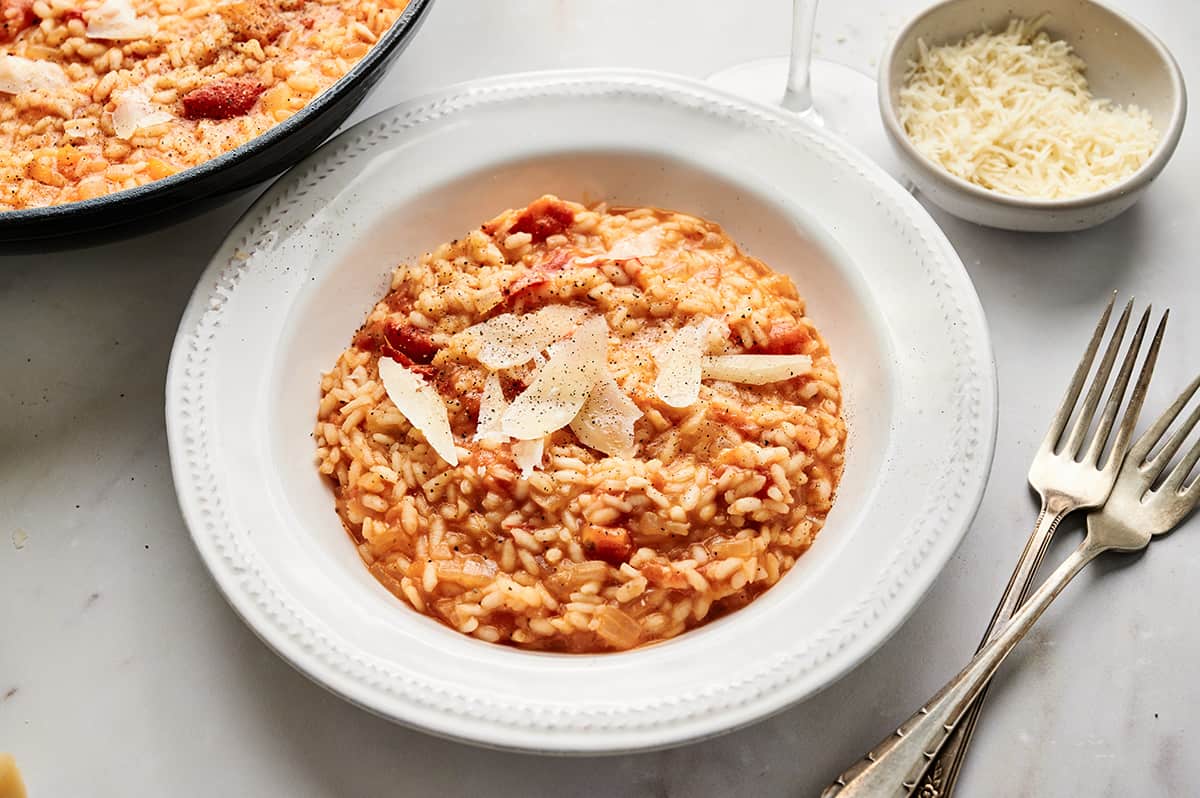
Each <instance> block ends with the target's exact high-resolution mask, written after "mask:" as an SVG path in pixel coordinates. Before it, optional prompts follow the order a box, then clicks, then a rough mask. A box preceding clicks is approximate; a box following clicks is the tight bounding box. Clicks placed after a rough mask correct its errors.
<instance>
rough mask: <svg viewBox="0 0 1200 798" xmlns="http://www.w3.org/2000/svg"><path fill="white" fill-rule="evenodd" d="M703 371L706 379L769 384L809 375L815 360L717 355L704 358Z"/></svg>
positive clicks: (771, 356) (784, 356)
mask: <svg viewBox="0 0 1200 798" xmlns="http://www.w3.org/2000/svg"><path fill="white" fill-rule="evenodd" d="M700 369H701V371H702V372H703V374H704V379H706V380H726V381H727V382H740V383H743V384H745V385H766V384H767V383H769V382H779V381H780V380H790V379H792V378H793V377H801V376H803V375H805V374H808V373H810V372H811V371H812V358H811V357H809V356H808V355H717V356H716V357H706V358H703V360H702V361H701V364H700Z"/></svg>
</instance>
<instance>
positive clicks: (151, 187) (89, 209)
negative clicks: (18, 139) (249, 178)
mask: <svg viewBox="0 0 1200 798" xmlns="http://www.w3.org/2000/svg"><path fill="white" fill-rule="evenodd" d="M432 5H433V0H409V2H408V5H407V6H405V8H404V11H402V12H401V14H400V16H399V17H397V19H396V21H395V22H393V23H392V26H391V27H390V28H388V29H387V31H386V32H385V33H384V34H383V36H382V37H380V39H379V41H378V42H376V43H375V46H373V47H372V48H371V49H370V50H368V51H367V54H366V55H364V56H363V57H362V58H361V59H359V61H358V63H356V64H355V65H354V66H352V67H351V68H350V70H349V71H347V72H346V74H344V75H342V76H341V77H340V78H338V79H337V80H336V81H334V83H333V84H332V85H331V86H329V88H327V89H325V90H324V91H322V92H320V93H318V94H317V96H316V97H314V98H313V99H312V101H311V102H309V103H308V104H307V105H305V106H304V107H303V108H301V109H300V110H299V111H297V112H296V113H295V114H293V115H292V116H290V117H288V118H287V119H285V120H284V121H282V122H279V123H277V124H275V125H273V126H272V127H271V128H270V129H268V130H267V131H265V132H264V133H260V134H259V135H257V136H255V137H254V138H252V139H250V140H249V141H247V142H245V143H243V144H241V145H239V146H237V147H234V148H233V149H232V150H229V151H227V152H223V153H221V154H220V155H218V156H217V157H215V158H210V159H209V160H207V161H204V162H202V163H199V164H196V165H195V166H189V167H187V168H186V169H181V170H180V171H178V172H176V173H175V174H173V175H169V176H168V177H164V178H162V179H160V180H151V181H150V182H149V183H143V184H142V185H140V186H134V187H133V188H127V189H122V190H121V191H114V192H112V193H111V194H103V195H101V196H99V197H93V198H91V199H86V200H76V201H75V202H67V203H63V204H61V205H44V206H41V207H37V208H22V209H20V210H15V211H0V229H3V228H4V226H6V225H8V224H12V225H16V226H20V225H22V224H28V223H32V222H46V221H50V220H54V219H62V220H63V221H70V220H71V219H74V218H76V217H88V216H94V215H97V214H100V213H103V212H111V211H113V210H114V209H116V208H120V207H121V206H123V205H133V204H134V203H138V202H143V201H146V200H150V199H153V198H154V197H155V195H157V194H164V195H169V194H170V192H171V191H172V190H174V189H176V188H179V187H181V186H183V185H186V184H187V183H189V182H191V181H195V180H200V179H202V178H204V177H207V176H209V175H212V174H215V173H216V172H219V171H222V170H224V169H226V168H229V167H232V166H235V165H237V164H240V163H243V162H244V161H247V160H249V159H250V158H252V157H253V156H255V155H258V154H259V153H261V152H264V151H266V150H268V149H270V148H271V147H273V146H275V145H276V144H277V143H279V142H280V141H282V140H284V139H285V138H287V137H288V136H290V135H291V134H292V133H294V132H295V131H297V130H300V129H302V128H305V127H307V126H309V125H310V124H312V122H314V121H315V120H316V119H317V118H318V117H319V116H320V115H321V114H322V113H324V112H325V111H326V109H328V108H330V107H332V106H334V105H335V104H336V103H337V102H338V101H339V100H340V99H341V98H342V96H343V95H344V94H346V92H348V91H349V90H350V88H351V87H352V86H354V85H355V84H356V83H358V82H359V81H360V80H362V79H363V78H365V77H366V76H367V75H370V74H371V73H372V72H374V71H375V70H376V69H377V68H379V67H380V66H381V65H382V64H384V63H386V59H387V58H388V56H389V55H390V54H391V53H392V51H393V50H395V49H396V48H397V47H398V46H400V45H401V44H402V43H404V42H405V41H406V40H407V39H408V37H409V36H410V35H411V33H412V32H413V31H415V30H416V28H417V26H418V24H419V23H420V22H421V21H422V20H423V18H424V16H425V13H426V12H427V11H428V10H429V7H430V6H432ZM280 171H283V170H280ZM271 179H273V178H271ZM164 199H167V198H166V197H164ZM187 200H188V198H187V197H179V198H176V199H175V200H174V201H171V200H169V199H168V204H167V205H166V206H165V207H167V208H170V207H175V206H176V205H179V204H180V203H182V202H186V201H187ZM65 232H70V231H65Z"/></svg>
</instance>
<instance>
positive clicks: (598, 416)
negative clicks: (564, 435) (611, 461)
mask: <svg viewBox="0 0 1200 798" xmlns="http://www.w3.org/2000/svg"><path fill="white" fill-rule="evenodd" d="M641 417H642V411H641V410H639V409H638V406H637V405H636V404H634V403H633V400H632V399H630V398H629V397H628V396H626V395H625V394H624V393H623V392H622V391H621V386H619V385H617V381H616V380H614V379H613V378H612V375H611V374H609V373H608V371H607V370H606V371H605V372H604V374H602V375H601V377H600V380H599V381H598V382H597V383H596V384H595V385H594V386H592V392H591V393H590V394H589V395H588V399H587V401H586V402H584V404H583V407H582V408H580V410H579V415H577V416H575V419H574V420H573V421H572V422H571V431H572V432H574V433H575V437H577V438H579V442H580V443H582V444H583V445H584V446H590V447H591V448H593V449H596V450H598V451H601V452H604V453H605V454H607V455H611V456H613V457H633V456H634V454H635V453H636V452H637V444H636V443H635V441H634V437H633V425H634V423H635V422H636V421H637V420H638V419H639V418H641Z"/></svg>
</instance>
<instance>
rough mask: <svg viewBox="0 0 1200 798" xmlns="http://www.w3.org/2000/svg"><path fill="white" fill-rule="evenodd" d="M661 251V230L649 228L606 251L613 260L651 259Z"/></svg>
mask: <svg viewBox="0 0 1200 798" xmlns="http://www.w3.org/2000/svg"><path fill="white" fill-rule="evenodd" d="M660 249H662V228H660V227H650V228H647V229H645V230H643V231H642V232H640V233H638V234H637V235H635V236H630V237H629V238H622V239H621V240H620V241H618V242H617V243H615V244H613V245H612V248H611V249H609V250H608V256H609V257H610V258H612V259H613V260H630V259H632V258H652V257H654V256H655V255H657V254H658V251H659V250H660Z"/></svg>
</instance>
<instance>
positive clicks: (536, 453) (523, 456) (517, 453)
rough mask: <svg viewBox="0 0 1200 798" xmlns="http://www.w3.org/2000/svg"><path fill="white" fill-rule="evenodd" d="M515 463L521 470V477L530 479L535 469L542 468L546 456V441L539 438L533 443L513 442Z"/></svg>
mask: <svg viewBox="0 0 1200 798" xmlns="http://www.w3.org/2000/svg"><path fill="white" fill-rule="evenodd" d="M512 453H513V462H514V463H516V464H517V468H519V469H521V477H522V478H524V479H529V475H530V474H532V473H533V472H534V470H535V469H540V468H541V467H542V457H543V456H545V454H546V439H545V438H538V439H537V440H532V441H513V444H512Z"/></svg>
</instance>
